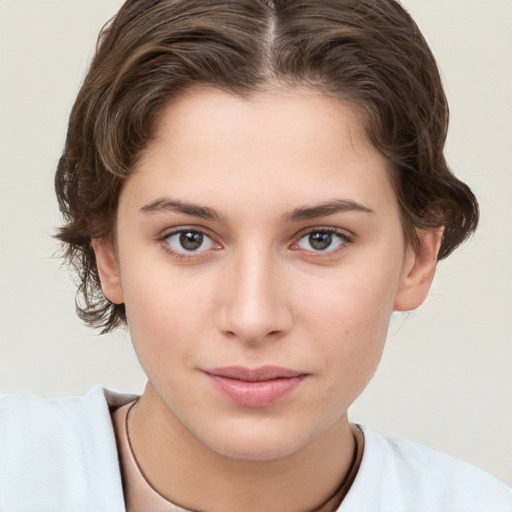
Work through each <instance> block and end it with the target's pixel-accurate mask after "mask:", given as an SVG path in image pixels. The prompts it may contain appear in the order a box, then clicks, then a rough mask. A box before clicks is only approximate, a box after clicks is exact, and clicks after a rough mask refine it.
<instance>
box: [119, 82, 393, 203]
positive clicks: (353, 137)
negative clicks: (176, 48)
mask: <svg viewBox="0 0 512 512" xmlns="http://www.w3.org/2000/svg"><path fill="white" fill-rule="evenodd" d="M391 171H392V169H391V165H390V164H389V162H388V161H387V160H386V159H385V158H384V156H383V155H381V154H380V153H379V152H378V151H377V150H376V149H375V148H374V147H373V146H372V145H371V144H370V143H369V142H368V140H367V138H366V136H365V133H364V129H363V123H362V120H361V117H360V116H359V114H358V110H357V108H354V107H353V106H351V105H350V104H347V103H344V102H341V101H339V100H337V99H334V98H329V97H326V96H324V95H322V94H320V93H319V92H316V91H312V90H309V89H284V88H280V89H278V88H276V89H272V90H268V91H266V92H261V93H255V94H253V95H251V96H249V97H240V96H236V95H233V94H228V93H226V92H223V91H220V90H217V89H213V88H202V89H194V90H191V91H189V92H188V93H186V94H185V95H183V96H181V97H180V98H179V99H177V100H174V101H173V102H172V103H170V104H169V105H168V106H167V107H166V108H165V110H164V111H163V112H162V114H161V116H160V119H159V122H158V124H157V126H156V132H155V137H154V139H153V141H152V143H151V144H150V146H149V147H148V148H147V149H146V150H145V152H144V154H143V155H142V157H141V159H140V160H139V163H138V165H137V167H136V169H135V172H134V175H133V176H132V177H131V178H130V179H129V180H128V185H129V186H127V187H126V188H128V189H129V188H131V189H135V188H136V192H137V195H138V196H140V201H149V200H152V199H155V197H154V196H155V194H160V195H163V194H169V195H171V196H175V195H176V194H178V193H179V194H182V195H184V196H186V199H187V200H196V201H197V200H200V201H203V202H204V200H206V199H207V200H208V202H213V203H217V205H216V206H219V204H220V203H222V202H223V201H224V204H223V206H224V207H225V208H229V205H230V204H233V203H234V201H235V198H238V197H241V196H247V197H246V199H248V197H250V196H251V192H252V196H255V195H259V196H260V197H259V199H260V201H259V202H258V201H252V202H254V203H255V206H258V207H261V206H262V205H263V204H265V202H271V201H272V200H273V201H274V202H276V201H277V202H283V207H284V206H285V205H284V200H285V198H288V199H290V201H294V202H295V203H300V202H302V203H310V202H322V201H325V200H330V199H332V197H333V196H336V195H340V194H341V195H347V194H348V195H350V196H352V197H351V198H350V199H352V200H355V201H358V202H362V199H363V197H364V198H365V199H366V200H367V201H368V200H371V201H372V202H375V201H377V202H382V203H385V202H386V201H388V202H389V200H390V199H394V194H393V192H392V188H391V186H390V179H389V176H390V173H391ZM130 182H132V183H135V184H136V187H135V186H130ZM260 191H265V195H264V197H262V196H261V194H260ZM150 196H152V197H150ZM372 196H374V197H372ZM286 206H287V207H289V208H294V207H296V206H297V204H289V205H286Z"/></svg>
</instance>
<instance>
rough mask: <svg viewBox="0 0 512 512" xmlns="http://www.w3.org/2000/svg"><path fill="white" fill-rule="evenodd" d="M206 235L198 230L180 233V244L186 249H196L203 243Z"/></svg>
mask: <svg viewBox="0 0 512 512" xmlns="http://www.w3.org/2000/svg"><path fill="white" fill-rule="evenodd" d="M203 240H204V235H203V234H202V233H198V232H196V231H187V232H183V233H181V234H180V245H181V246H182V247H183V249H185V250H186V251H196V250H197V249H199V247H201V245H202V244H203Z"/></svg>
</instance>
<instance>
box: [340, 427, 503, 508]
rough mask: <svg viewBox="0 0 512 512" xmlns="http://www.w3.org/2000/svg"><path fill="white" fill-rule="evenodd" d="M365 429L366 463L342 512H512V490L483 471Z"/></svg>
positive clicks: (363, 464)
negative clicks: (440, 511) (412, 511)
mask: <svg viewBox="0 0 512 512" xmlns="http://www.w3.org/2000/svg"><path fill="white" fill-rule="evenodd" d="M362 429H363V432H364V436H365V452H364V456H363V460H362V462H361V467H360V470H359V473H358V475H357V477H356V480H355V481H354V484H353V486H352V489H351V490H350V492H349V494H348V495H347V497H346V500H345V501H344V503H343V505H342V507H341V508H340V509H339V510H340V512H352V511H354V512H373V511H378V512H387V511H389V512H406V511H407V512H408V511H410V510H415V512H433V511H439V510H443V511H447V512H484V511H485V512H512V490H511V489H510V488H509V487H508V486H507V485H506V484H504V483H503V482H500V481H499V480H498V479H496V478H495V477H493V476H491V475H489V474H488V473H486V472H484V471H482V470H481V469H478V468H476V467H475V466H472V465H471V464H468V463H466V462H463V461H460V460H458V459H455V458H454V457H450V456H449V455H445V454H443V453H440V452H437V451H435V450H432V449H429V448H426V447H424V446H421V445H419V444H417V443H413V442H411V441H406V440H404V439H397V438H387V437H384V436H381V435H379V434H377V433H376V432H374V431H372V430H371V429H369V428H367V427H362Z"/></svg>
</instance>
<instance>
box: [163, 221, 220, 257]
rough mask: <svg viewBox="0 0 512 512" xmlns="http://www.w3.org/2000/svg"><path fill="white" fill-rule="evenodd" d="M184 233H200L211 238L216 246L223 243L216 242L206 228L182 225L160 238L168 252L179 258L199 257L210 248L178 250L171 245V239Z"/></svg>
mask: <svg viewBox="0 0 512 512" xmlns="http://www.w3.org/2000/svg"><path fill="white" fill-rule="evenodd" d="M184 233H194V234H200V235H202V236H203V237H204V238H205V239H207V240H210V243H211V244H213V245H214V246H217V247H219V248H220V247H221V245H220V244H219V243H218V242H216V241H215V239H214V238H213V237H212V236H211V235H210V234H209V233H207V232H206V231H205V230H203V229H201V228H196V227H189V228H188V227H181V228H178V229H174V230H172V231H169V232H167V233H165V234H164V235H163V236H162V237H161V238H160V240H159V241H160V243H161V244H162V246H163V248H164V250H165V251H166V252H167V253H169V254H171V255H172V256H173V257H174V258H177V259H179V260H188V259H191V258H198V257H199V256H201V255H203V254H204V253H205V252H206V251H207V250H208V249H207V250H203V251H187V250H186V249H183V251H177V250H175V249H173V248H172V247H171V244H170V242H169V239H170V238H171V237H173V236H175V235H180V234H184Z"/></svg>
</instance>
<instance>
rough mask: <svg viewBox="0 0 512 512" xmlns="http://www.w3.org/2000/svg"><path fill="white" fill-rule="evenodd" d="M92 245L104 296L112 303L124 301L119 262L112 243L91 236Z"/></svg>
mask: <svg viewBox="0 0 512 512" xmlns="http://www.w3.org/2000/svg"><path fill="white" fill-rule="evenodd" d="M92 247H93V249H94V253H95V255H96V265H97V266H98V273H99V275H100V280H101V287H102V289H103V293H104V294H105V297H107V299H108V300H109V301H110V302H113V303H114V304H122V303H123V302H124V297H123V289H122V287H121V278H120V276H119V264H118V262H117V257H116V253H115V249H114V247H113V244H112V243H111V242H109V241H107V240H105V239H104V238H93V240H92Z"/></svg>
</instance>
